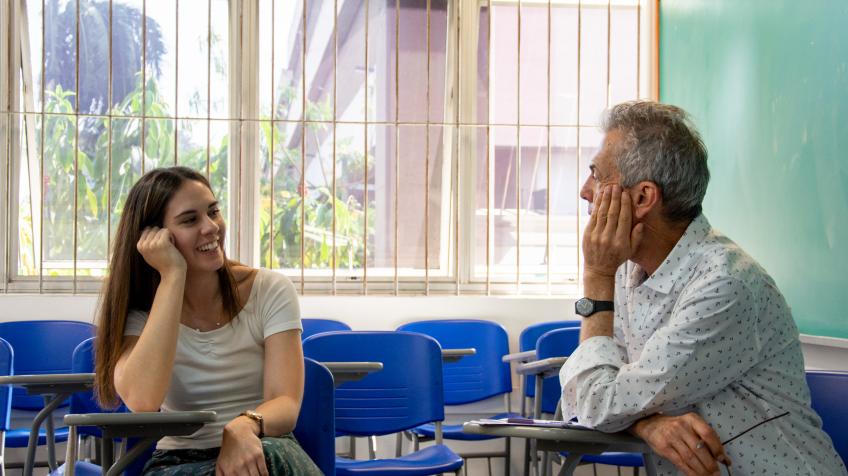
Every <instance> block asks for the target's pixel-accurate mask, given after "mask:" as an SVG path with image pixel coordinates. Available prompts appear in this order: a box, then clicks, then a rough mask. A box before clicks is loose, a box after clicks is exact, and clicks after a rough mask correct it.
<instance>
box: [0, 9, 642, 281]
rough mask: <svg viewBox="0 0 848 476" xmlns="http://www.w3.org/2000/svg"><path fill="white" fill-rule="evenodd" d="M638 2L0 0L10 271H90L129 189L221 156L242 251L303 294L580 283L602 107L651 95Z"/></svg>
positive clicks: (243, 257) (94, 276)
mask: <svg viewBox="0 0 848 476" xmlns="http://www.w3.org/2000/svg"><path fill="white" fill-rule="evenodd" d="M642 10H643V7H641V6H640V4H639V0H614V1H609V2H608V1H606V0H605V1H599V0H595V1H590V0H586V1H578V0H573V1H572V0H520V1H519V0H479V1H477V0H474V1H471V0H470V1H454V0H296V1H286V2H280V1H272V0H21V1H15V2H3V4H2V5H1V6H0V22H1V23H2V24H3V26H4V29H5V28H6V26H7V25H8V26H9V31H10V32H11V34H10V35H8V37H7V36H5V35H4V37H3V38H2V40H0V58H2V61H3V64H4V65H9V68H4V71H8V74H6V73H4V75H3V76H2V78H0V92H2V99H0V100H2V101H6V100H7V99H10V100H9V101H8V102H0V114H2V116H0V144H2V149H0V155H2V156H3V158H4V159H7V160H3V164H8V168H7V169H2V173H3V176H4V177H9V179H4V180H3V183H4V184H8V187H7V188H5V189H3V194H4V197H9V200H8V202H7V203H8V206H5V207H3V209H2V210H0V214H2V215H0V218H3V221H2V226H3V231H4V233H3V234H2V240H3V242H2V245H3V248H4V250H6V252H5V253H4V256H2V257H0V259H3V260H5V261H4V262H3V263H2V264H3V265H4V266H3V275H2V278H3V280H2V281H3V286H4V287H5V289H6V290H7V291H41V292H63V291H64V292H67V291H71V292H78V291H79V292H87V291H96V290H97V289H98V286H99V284H98V283H99V279H100V277H102V276H103V274H104V273H105V270H106V268H107V259H108V250H109V247H110V245H111V240H112V239H113V234H114V230H115V228H116V226H117V222H118V220H119V217H120V210H121V207H122V200H123V198H124V197H125V195H126V192H127V191H128V189H129V187H130V186H131V185H132V184H133V183H134V181H135V180H136V179H137V178H138V177H139V176H140V175H141V174H142V173H144V171H146V170H149V169H151V168H153V167H157V166H165V165H172V164H180V165H187V166H189V167H193V168H196V169H198V170H201V171H202V172H203V173H205V174H207V176H209V178H210V180H211V182H212V184H213V187H214V188H215V192H216V194H217V195H218V197H219V199H220V200H221V202H222V204H223V208H224V210H225V212H226V213H227V219H228V225H229V230H230V232H229V239H228V243H227V253H228V255H229V256H231V257H233V258H236V259H239V260H240V261H242V262H246V263H251V264H253V265H257V266H263V267H268V268H273V269H279V270H281V271H282V272H284V273H286V274H287V275H289V276H290V277H291V278H292V279H293V280H294V281H295V282H296V284H297V285H298V286H299V287H300V291H301V292H302V293H306V294H309V293H333V294H362V293H386V294H428V293H457V294H459V293H463V294H487V293H542V294H545V293H552V292H553V293H561V292H570V291H573V290H574V286H575V285H576V283H577V277H578V273H579V263H580V255H579V235H580V232H581V228H582V224H581V223H582V222H583V221H584V220H585V213H586V210H585V207H583V206H582V205H581V204H580V202H579V199H578V197H577V193H578V189H579V186H580V183H581V181H582V179H583V178H585V174H586V171H587V164H588V160H589V159H590V158H591V156H592V155H593V153H594V150H595V147H596V146H597V145H598V143H599V141H600V133H599V131H598V130H597V124H596V122H597V119H598V117H599V116H600V113H601V111H602V110H603V109H604V108H605V107H607V106H608V105H610V104H613V103H616V102H619V101H622V100H627V99H633V98H636V97H638V96H639V95H640V94H639V91H640V88H639V85H640V77H642V76H644V74H643V72H642V71H644V68H640V63H641V62H643V60H642V58H645V57H646V56H647V55H644V54H641V50H642V49H644V41H640V36H642V35H643V30H647V29H646V28H643V27H642V26H641V24H642V23H644V21H645V19H644V17H645V15H644V13H643V12H642ZM16 53H19V54H16ZM642 83H644V81H642ZM5 186H6V185H4V187H5Z"/></svg>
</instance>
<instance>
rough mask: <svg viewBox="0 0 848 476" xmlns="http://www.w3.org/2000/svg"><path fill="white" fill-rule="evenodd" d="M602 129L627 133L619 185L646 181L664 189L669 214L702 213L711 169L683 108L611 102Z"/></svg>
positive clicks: (619, 156)
mask: <svg viewBox="0 0 848 476" xmlns="http://www.w3.org/2000/svg"><path fill="white" fill-rule="evenodd" d="M601 127H602V128H603V130H604V132H609V131H612V130H618V131H620V132H622V133H623V135H624V140H623V146H622V150H619V151H617V152H616V160H617V165H618V170H619V172H620V174H621V180H620V182H621V186H622V187H632V186H634V185H636V184H637V183H639V182H642V181H650V182H654V183H655V184H657V185H658V186H659V188H660V190H661V191H662V199H663V208H664V215H665V218H666V219H668V220H670V221H672V222H681V221H689V220H692V219H693V218H695V217H697V216H698V215H699V214H700V213H701V202H702V201H703V200H704V195H705V194H706V193H707V184H708V183H709V181H710V171H709V169H708V168H707V148H706V146H704V142H703V141H702V140H701V135H700V134H699V133H698V131H697V129H695V126H694V124H692V121H691V120H690V119H689V115H688V114H687V113H686V111H684V110H683V109H680V108H679V107H676V106H671V105H668V104H660V103H656V102H653V101H630V102H625V103H621V104H618V105H616V106H613V107H612V108H610V109H609V110H607V111H606V112H605V113H604V116H603V118H602V121H601Z"/></svg>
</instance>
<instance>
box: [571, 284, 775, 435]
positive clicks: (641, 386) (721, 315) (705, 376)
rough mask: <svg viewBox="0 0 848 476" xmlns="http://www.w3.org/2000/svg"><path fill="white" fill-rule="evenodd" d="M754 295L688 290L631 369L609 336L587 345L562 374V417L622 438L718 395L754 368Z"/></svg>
mask: <svg viewBox="0 0 848 476" xmlns="http://www.w3.org/2000/svg"><path fill="white" fill-rule="evenodd" d="M757 307H758V306H757V305H756V299H755V296H754V295H753V294H752V292H751V291H750V289H749V288H748V287H747V286H746V285H745V284H744V283H742V282H741V281H739V280H737V279H733V278H729V277H728V278H722V279H714V280H713V281H711V282H701V283H698V282H696V283H692V285H691V286H689V289H687V290H684V291H683V293H681V296H680V300H679V301H678V304H677V306H676V307H675V310H674V311H672V315H671V318H670V320H669V322H668V324H665V325H663V326H662V327H661V328H660V329H659V330H657V331H656V332H655V333H654V334H653V335H652V336H651V337H650V338H649V339H648V341H647V342H646V343H645V347H644V349H643V351H642V353H641V355H640V356H639V359H638V360H636V361H634V362H629V363H628V362H627V355H626V352H625V351H624V349H623V348H622V347H620V346H619V345H617V344H616V343H615V342H614V341H613V339H611V338H609V337H593V338H591V339H587V340H586V341H584V342H583V343H581V344H580V346H579V347H578V348H577V350H576V351H575V352H574V353H573V354H572V355H571V357H569V359H568V360H567V361H566V363H565V365H563V368H562V370H561V371H560V382H561V384H562V406H563V416H564V417H566V418H571V417H577V419H578V420H579V421H580V423H581V424H584V425H587V426H590V427H593V428H596V429H599V430H602V431H620V430H623V429H625V428H627V427H629V426H630V425H632V424H633V423H634V422H635V421H636V420H638V419H640V418H643V417H645V416H647V415H651V414H654V413H658V412H664V411H665V412H669V411H672V410H675V409H682V408H685V407H688V406H690V405H693V404H694V403H697V402H699V401H702V400H704V399H706V398H708V397H710V396H711V395H714V394H715V393H718V392H719V391H720V390H722V389H723V388H725V387H727V386H728V385H729V384H730V383H732V382H733V381H735V380H737V379H738V378H739V377H740V376H741V375H743V374H744V373H745V372H747V371H748V370H749V369H750V368H751V367H753V366H754V365H755V364H756V362H757V358H756V357H757V354H758V353H759V352H760V341H759V338H758V333H757V325H756V321H757V318H756V316H757V311H756V309H757Z"/></svg>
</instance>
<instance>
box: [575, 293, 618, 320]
mask: <svg viewBox="0 0 848 476" xmlns="http://www.w3.org/2000/svg"><path fill="white" fill-rule="evenodd" d="M613 309H614V306H613V303H612V301H595V300H594V299H589V298H585V297H584V298H580V299H578V300H577V302H575V303H574V312H576V313H577V315H579V316H583V317H589V316H591V315H592V314H594V313H596V312H601V311H612V310H613Z"/></svg>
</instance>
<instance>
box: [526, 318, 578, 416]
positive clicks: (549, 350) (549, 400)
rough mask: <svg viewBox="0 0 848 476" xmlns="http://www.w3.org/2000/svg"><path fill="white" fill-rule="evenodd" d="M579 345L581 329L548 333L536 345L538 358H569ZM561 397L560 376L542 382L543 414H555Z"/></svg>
mask: <svg viewBox="0 0 848 476" xmlns="http://www.w3.org/2000/svg"><path fill="white" fill-rule="evenodd" d="M578 345H580V328H579V327H568V328H565V329H555V330H552V331H548V332H546V333H544V334H542V337H539V341H538V342H537V343H536V358H538V359H540V360H541V359H547V358H549V357H565V356H569V355H571V353H572V352H574V350H575V349H577V346H578ZM560 396H562V388H561V387H560V385H559V375H554V376H551V377H548V378H546V379H544V380H543V381H542V412H544V413H555V412H556V408H557V402H559V398H560Z"/></svg>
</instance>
